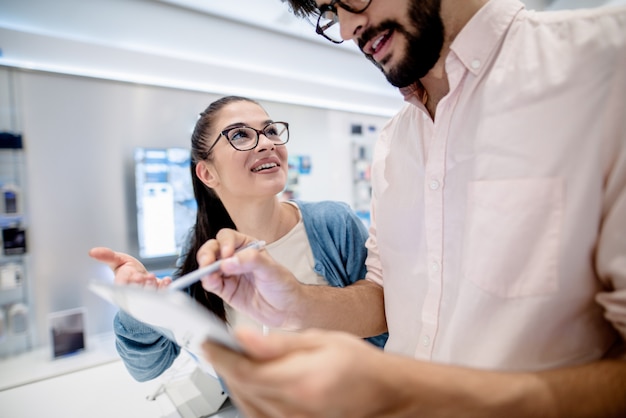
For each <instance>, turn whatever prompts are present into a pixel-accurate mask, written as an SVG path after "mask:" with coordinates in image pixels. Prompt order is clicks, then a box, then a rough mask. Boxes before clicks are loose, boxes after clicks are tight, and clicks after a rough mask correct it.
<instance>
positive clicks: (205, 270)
mask: <svg viewBox="0 0 626 418" xmlns="http://www.w3.org/2000/svg"><path fill="white" fill-rule="evenodd" d="M263 247H265V241H253V242H251V243H250V244H248V245H244V246H243V247H241V248H239V249H237V251H235V254H236V253H238V252H239V251H243V250H247V249H248V248H255V249H257V250H260V249H262V248H263ZM221 264H222V260H217V261H216V262H214V263H211V264H209V265H208V266H205V267H202V268H199V269H198V270H194V271H192V272H191V273H187V274H185V275H184V276H181V277H180V278H178V279H176V280H174V281H173V282H172V283H171V284H170V285H169V286H167V290H180V289H184V288H186V287H189V286H191V285H192V284H194V283H195V282H197V281H198V280H200V279H201V278H203V277H204V276H206V275H208V274H211V273H215V272H216V271H218V270H219V269H220V265H221Z"/></svg>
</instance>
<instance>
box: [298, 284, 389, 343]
mask: <svg viewBox="0 0 626 418" xmlns="http://www.w3.org/2000/svg"><path fill="white" fill-rule="evenodd" d="M301 292H302V293H301V295H300V297H299V298H297V299H298V300H299V301H300V302H299V303H298V304H297V306H295V307H294V308H293V309H292V310H291V314H290V317H289V319H288V320H287V324H286V328H288V329H306V328H322V329H329V330H337V331H345V332H349V333H351V334H354V335H357V336H359V337H371V336H374V335H378V334H380V333H383V332H385V331H387V323H386V321H385V307H384V301H383V289H382V288H381V287H380V286H378V285H377V284H375V283H372V282H370V281H368V280H359V281H358V282H356V283H354V284H352V285H350V286H347V287H344V288H338V287H332V286H316V285H303V286H302V288H301Z"/></svg>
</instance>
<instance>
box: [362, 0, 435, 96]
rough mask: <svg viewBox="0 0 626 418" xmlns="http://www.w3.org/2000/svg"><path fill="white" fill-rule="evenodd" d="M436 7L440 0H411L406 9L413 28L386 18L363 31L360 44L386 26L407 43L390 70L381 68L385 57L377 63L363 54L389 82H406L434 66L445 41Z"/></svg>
mask: <svg viewBox="0 0 626 418" xmlns="http://www.w3.org/2000/svg"><path fill="white" fill-rule="evenodd" d="M419 3H422V4H419ZM424 3H425V4H424ZM418 4H419V5H418ZM439 10H440V0H428V1H425V2H424V1H419V0H414V1H412V2H411V6H410V10H409V18H410V21H411V23H412V25H413V28H411V29H412V32H409V31H408V30H407V29H406V28H404V27H402V26H400V24H399V23H398V22H395V21H390V20H387V21H385V22H383V23H381V24H380V25H379V26H377V27H376V28H373V29H370V30H368V31H366V32H365V33H364V34H363V36H362V37H361V39H362V41H361V42H360V46H361V48H363V46H364V45H365V43H366V42H367V40H368V39H371V38H372V36H375V35H376V34H378V33H381V32H383V31H385V30H392V31H394V33H395V34H398V33H399V34H402V35H404V37H405V39H406V40H407V43H408V47H407V48H406V50H405V56H404V59H403V60H402V61H401V62H399V63H398V64H397V65H396V66H395V67H394V68H391V69H390V70H389V72H385V70H384V69H383V68H382V65H384V64H385V62H384V61H383V62H381V63H377V62H376V61H374V59H373V58H372V56H371V55H367V54H366V57H367V58H368V59H369V60H370V61H372V62H373V63H374V65H376V66H377V67H378V68H380V70H381V71H382V72H383V73H384V74H385V77H387V81H389V83H390V84H391V85H393V86H395V87H406V86H409V85H411V84H413V83H414V82H416V81H417V80H419V79H420V78H422V77H424V76H425V75H426V74H427V73H428V72H429V71H430V70H431V69H432V68H433V67H434V66H435V63H436V62H437V60H438V59H439V56H440V54H441V49H442V47H443V41H444V28H443V22H442V21H441V16H440V14H439ZM381 64H382V65H381Z"/></svg>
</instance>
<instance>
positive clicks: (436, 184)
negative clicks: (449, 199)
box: [428, 180, 439, 190]
mask: <svg viewBox="0 0 626 418" xmlns="http://www.w3.org/2000/svg"><path fill="white" fill-rule="evenodd" d="M428 187H430V190H437V189H438V188H439V182H438V181H437V180H431V181H430V183H429V184H428Z"/></svg>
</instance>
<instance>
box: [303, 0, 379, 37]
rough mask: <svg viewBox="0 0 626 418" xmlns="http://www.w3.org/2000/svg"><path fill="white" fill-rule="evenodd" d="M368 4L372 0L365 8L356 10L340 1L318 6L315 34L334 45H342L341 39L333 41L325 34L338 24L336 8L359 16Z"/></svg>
mask: <svg viewBox="0 0 626 418" xmlns="http://www.w3.org/2000/svg"><path fill="white" fill-rule="evenodd" d="M370 4H372V0H369V1H368V2H367V3H366V4H365V6H363V7H361V8H357V7H353V6H350V5H349V4H346V3H344V2H343V1H341V0H332V1H331V2H330V3H329V4H324V5H322V6H320V8H319V17H318V18H317V24H316V25H315V33H317V34H318V35H322V36H323V37H324V38H326V39H328V40H329V41H330V42H332V43H334V44H340V43H342V42H343V39H334V38H332V37H331V36H329V35H328V34H327V31H328V29H330V28H331V27H333V26H335V25H337V24H339V16H338V15H337V6H339V7H341V8H342V9H344V10H346V11H348V12H350V13H354V14H359V13H363V12H364V11H365V10H366V9H367V8H368V7H369V6H370Z"/></svg>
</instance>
